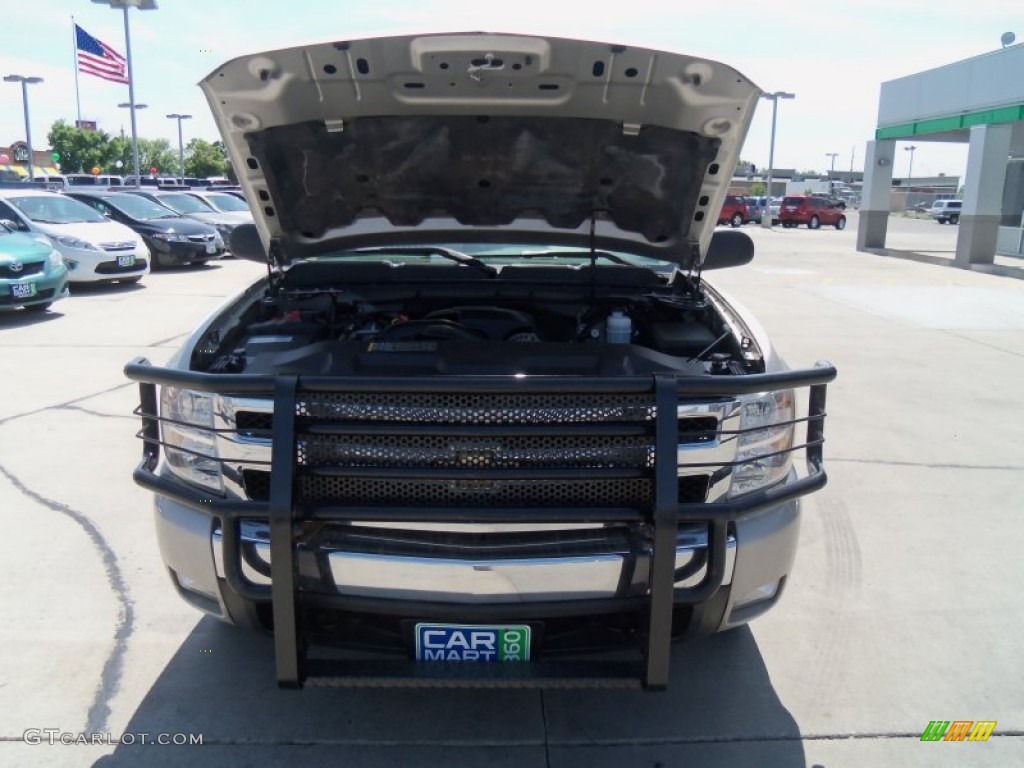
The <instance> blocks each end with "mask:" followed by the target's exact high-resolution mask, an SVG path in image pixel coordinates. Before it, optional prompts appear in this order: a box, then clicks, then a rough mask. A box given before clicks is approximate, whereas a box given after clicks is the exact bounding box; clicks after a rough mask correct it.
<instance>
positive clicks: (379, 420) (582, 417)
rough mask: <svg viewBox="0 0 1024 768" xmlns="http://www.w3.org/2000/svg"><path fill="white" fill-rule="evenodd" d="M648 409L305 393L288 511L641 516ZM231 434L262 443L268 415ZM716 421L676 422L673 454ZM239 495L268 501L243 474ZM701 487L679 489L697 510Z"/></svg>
mask: <svg viewBox="0 0 1024 768" xmlns="http://www.w3.org/2000/svg"><path fill="white" fill-rule="evenodd" d="M655 416H656V409H655V406H654V403H653V399H652V397H651V395H650V394H644V393H641V394H628V393H616V394H605V393H571V394H562V393H523V394H508V393H486V392H483V393H423V392H412V393H405V392H401V393H398V392H391V393H389V392H372V393H321V392H314V393H306V394H303V395H301V396H300V398H299V399H298V401H297V402H296V417H297V418H296V430H297V434H296V454H295V460H296V488H295V492H296V500H297V501H298V502H299V503H303V504H310V505H328V506H330V505H337V506H359V505H362V506H396V505H398V506H404V505H409V504H421V505H424V506H438V507H461V508H465V507H477V506H503V507H549V508H557V507H566V508H567V507H574V508H581V507H595V508H609V507H631V508H646V507H649V506H650V504H651V503H652V501H653V498H654V480H653V475H654V465H655V436H654V424H655ZM234 419H235V428H236V429H237V431H238V433H239V434H240V435H241V436H244V437H245V438H248V439H253V438H255V439H258V440H261V439H262V440H267V441H269V439H270V437H271V435H272V427H273V414H271V413H268V412H264V411H253V410H239V411H237V412H236V413H235V414H234ZM718 429H719V422H718V418H717V417H715V416H708V415H699V416H687V417H684V418H680V420H679V443H680V445H687V444H694V445H695V444H700V443H708V442H710V441H713V440H715V439H716V438H717V437H718ZM242 481H243V482H242V485H243V487H244V490H245V493H246V495H247V496H248V497H249V498H250V499H253V500H256V501H265V500H267V499H268V498H269V495H270V479H269V473H268V472H267V471H266V470H265V469H256V468H243V469H242ZM707 492H708V475H706V474H698V475H690V476H686V477H682V478H680V479H679V500H680V501H683V502H700V501H704V500H705V498H706V496H707Z"/></svg>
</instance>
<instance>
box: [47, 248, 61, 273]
mask: <svg viewBox="0 0 1024 768" xmlns="http://www.w3.org/2000/svg"><path fill="white" fill-rule="evenodd" d="M48 258H49V262H50V269H57V267H59V266H61V265H62V264H63V263H64V259H63V258H62V257H61V255H60V251H58V250H52V251H50V255H49V257H48Z"/></svg>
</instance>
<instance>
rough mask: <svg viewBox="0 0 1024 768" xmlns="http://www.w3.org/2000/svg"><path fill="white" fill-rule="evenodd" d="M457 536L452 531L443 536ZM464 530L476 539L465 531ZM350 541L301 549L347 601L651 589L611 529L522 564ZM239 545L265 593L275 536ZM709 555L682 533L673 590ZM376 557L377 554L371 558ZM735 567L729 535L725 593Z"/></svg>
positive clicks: (370, 533) (302, 559) (700, 575)
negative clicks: (389, 549) (346, 545)
mask: <svg viewBox="0 0 1024 768" xmlns="http://www.w3.org/2000/svg"><path fill="white" fill-rule="evenodd" d="M451 528H452V526H451V525H449V526H446V530H451ZM463 530H464V531H465V532H472V529H471V528H470V527H468V526H467V527H465V528H464V529H463ZM488 530H489V532H491V533H493V532H494V527H493V526H489V527H488ZM506 530H508V529H506ZM534 530H536V527H534ZM349 532H350V533H349V535H348V538H349V539H350V540H351V541H352V542H353V543H354V544H355V547H354V548H351V549H341V548H340V547H338V544H331V545H326V546H318V547H317V548H316V549H315V550H314V549H310V548H308V547H305V546H304V545H303V544H301V543H300V544H299V545H298V553H297V554H298V561H299V571H300V575H305V576H309V577H313V578H315V579H316V580H317V581H318V582H319V583H320V584H324V583H325V582H326V585H328V586H327V588H328V589H329V585H330V584H333V586H334V589H335V590H336V594H339V595H344V596H354V597H370V598H386V599H407V600H419V601H424V602H446V603H465V604H474V603H476V604H480V603H484V604H493V603H521V602H534V601H537V602H540V601H569V600H587V599H601V598H613V597H623V596H626V595H635V594H646V593H647V592H648V590H649V588H650V565H651V549H650V547H649V546H640V547H636V546H633V547H627V546H623V541H622V540H621V538H616V537H615V536H611V535H606V533H607V529H602V528H593V527H586V528H582V527H581V528H574V529H566V528H564V527H561V528H559V529H558V533H557V536H556V538H557V539H558V544H557V546H552V545H550V544H547V545H545V546H542V547H539V550H540V551H538V552H537V554H536V555H535V556H524V549H526V548H528V547H529V545H528V544H526V543H524V542H519V543H515V544H512V543H510V544H507V545H501V546H496V547H491V548H489V551H487V550H488V548H484V547H480V548H478V551H476V552H474V553H472V554H469V553H466V554H465V555H464V556H458V557H455V556H450V555H449V556H445V555H444V554H443V553H442V552H441V551H440V550H441V549H443V547H437V546H435V547H433V549H434V550H435V551H433V552H431V553H429V554H426V553H423V554H410V553H408V552H405V553H398V552H395V551H392V552H386V551H380V550H382V549H384V548H386V547H388V546H389V544H390V545H392V546H393V548H394V549H396V550H410V549H411V548H412V545H411V543H410V542H411V541H412V540H413V539H412V538H410V537H422V536H423V535H424V534H428V533H429V529H428V528H427V527H426V526H424V527H422V528H418V529H410V528H406V529H403V530H401V531H396V530H392V529H385V528H381V527H378V526H373V525H353V526H351V528H350V529H349ZM509 532H510V533H511V532H512V531H509ZM549 533H552V534H554V532H553V531H551V532H549ZM426 538H427V539H429V535H428V536H427V537H426ZM241 542H242V553H243V562H242V572H243V574H244V575H245V577H246V578H247V579H248V580H250V581H251V582H252V583H254V584H265V585H269V584H270V583H271V582H270V578H269V573H270V529H269V527H268V526H267V525H265V524H259V523H249V522H242V524H241ZM211 544H212V550H213V556H214V563H215V568H216V572H217V575H218V576H219V577H220V578H224V577H225V571H224V548H223V542H222V535H221V530H220V528H216V529H214V531H213V533H212V536H211ZM420 548H421V549H425V548H427V547H422V546H421V547H420ZM707 548H708V531H707V526H704V525H700V524H693V525H684V526H680V527H679V530H678V533H677V535H676V555H675V567H676V573H677V576H679V577H680V578H679V580H678V581H676V583H675V586H676V587H677V588H678V587H690V586H694V585H696V584H699V583H701V581H702V580H703V579H704V577H705V574H706V570H707V565H706V562H707ZM355 549H361V550H364V551H354V550H355ZM373 549H375V550H377V551H369V550H373ZM449 549H451V548H449ZM480 550H484V552H483V553H481V551H480ZM544 550H547V552H550V553H556V552H557V551H558V550H562V551H563V552H565V551H569V550H572V551H573V554H566V555H558V554H548V553H547V552H545V551H544ZM735 561H736V538H735V536H732V535H730V536H729V537H728V539H727V544H726V558H725V578H724V581H723V584H726V585H728V584H730V583H731V582H732V575H733V569H734V566H735Z"/></svg>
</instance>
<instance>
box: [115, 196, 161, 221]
mask: <svg viewBox="0 0 1024 768" xmlns="http://www.w3.org/2000/svg"><path fill="white" fill-rule="evenodd" d="M103 200H104V202H106V203H108V204H109V205H111V206H112V207H114V208H117V209H118V210H119V211H121V212H122V213H125V214H127V215H128V216H131V217H132V218H133V219H140V220H142V221H148V220H149V219H177V218H180V217H179V216H178V214H177V213H175V212H174V211H172V210H171V209H170V208H168V207H166V206H163V205H160V204H159V203H154V202H153V201H152V200H150V199H149V198H148V197H142V196H140V195H133V194H132V193H130V192H127V193H126V192H118V193H116V194H113V195H110V196H108V197H104V198H103Z"/></svg>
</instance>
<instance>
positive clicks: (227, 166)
mask: <svg viewBox="0 0 1024 768" xmlns="http://www.w3.org/2000/svg"><path fill="white" fill-rule="evenodd" d="M213 146H215V147H216V148H217V151H218V152H220V156H221V157H223V158H224V175H225V176H227V177H228V181H230V182H231V183H232V184H237V183H238V175H237V174H236V173H235V169H234V166H232V165H231V158H229V157H228V149H227V147H225V146H224V142H223V141H221V140H220V139H217V140H216V141H215V142H213Z"/></svg>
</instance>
